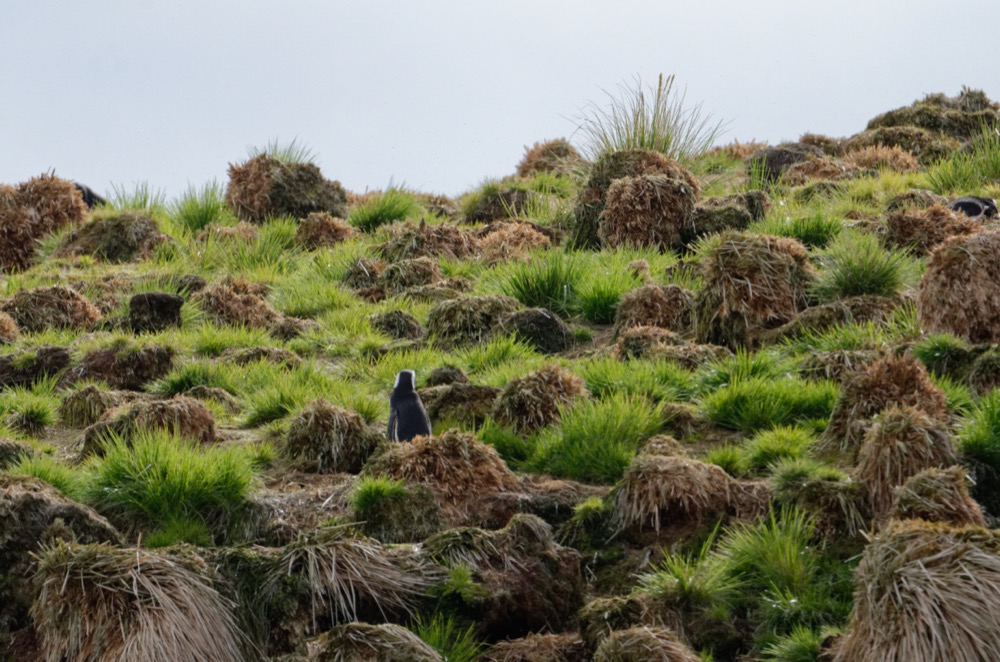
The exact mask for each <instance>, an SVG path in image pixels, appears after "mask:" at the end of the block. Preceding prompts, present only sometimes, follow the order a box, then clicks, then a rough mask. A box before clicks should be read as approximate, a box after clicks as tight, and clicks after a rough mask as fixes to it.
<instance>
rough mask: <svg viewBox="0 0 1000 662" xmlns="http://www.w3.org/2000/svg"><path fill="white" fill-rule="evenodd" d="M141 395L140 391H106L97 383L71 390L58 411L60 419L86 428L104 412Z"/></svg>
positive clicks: (68, 425)
mask: <svg viewBox="0 0 1000 662" xmlns="http://www.w3.org/2000/svg"><path fill="white" fill-rule="evenodd" d="M138 397H139V394H138V393H129V392H125V391H106V390H104V389H103V388H101V387H100V386H98V385H96V384H87V385H86V386H84V387H82V388H77V389H75V390H72V391H69V392H68V393H66V395H64V396H63V399H62V402H61V403H59V407H58V409H57V410H56V413H57V414H58V415H59V421H60V422H61V423H62V424H63V425H65V426H67V427H71V428H85V427H87V426H90V425H93V424H94V423H96V422H97V421H99V420H100V418H101V416H103V415H104V412H106V411H108V410H109V409H113V408H115V407H118V406H119V405H123V404H125V403H126V402H130V401H132V400H135V399H137V398H138Z"/></svg>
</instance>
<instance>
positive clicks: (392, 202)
mask: <svg viewBox="0 0 1000 662" xmlns="http://www.w3.org/2000/svg"><path fill="white" fill-rule="evenodd" d="M422 211H423V207H422V206H421V205H420V203H419V202H418V201H417V199H416V198H414V197H413V195H412V194H410V193H407V192H406V191H404V190H403V189H401V188H398V187H394V186H392V185H390V186H389V188H387V189H386V190H385V191H383V192H382V193H380V194H378V195H375V196H373V197H372V198H371V199H369V200H366V201H365V202H362V203H361V204H360V205H358V206H357V207H355V208H354V209H353V210H351V212H350V214H349V215H348V216H347V222H348V223H350V224H351V225H353V226H354V227H356V228H358V229H359V230H362V231H364V232H372V231H374V230H376V229H377V228H379V227H381V226H383V225H387V224H389V223H394V222H396V221H405V220H406V219H408V218H412V217H414V216H417V215H419V214H420V213H421V212H422Z"/></svg>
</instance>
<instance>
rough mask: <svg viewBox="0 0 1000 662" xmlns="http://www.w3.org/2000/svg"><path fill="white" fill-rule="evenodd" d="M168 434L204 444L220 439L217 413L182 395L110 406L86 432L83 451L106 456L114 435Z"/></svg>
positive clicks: (121, 436) (83, 453)
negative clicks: (217, 428) (164, 432)
mask: <svg viewBox="0 0 1000 662" xmlns="http://www.w3.org/2000/svg"><path fill="white" fill-rule="evenodd" d="M150 429H154V430H160V429H162V430H166V431H167V432H168V433H170V434H173V435H176V436H178V437H182V438H185V439H193V440H195V441H199V442H202V443H211V442H214V441H215V440H216V436H215V416H213V415H212V411H211V410H210V409H208V408H207V407H206V406H205V405H203V404H202V403H201V402H199V401H198V400H195V399H194V398H189V397H187V396H183V395H178V396H174V397H173V398H171V399H170V400H137V401H134V402H130V403H128V404H124V405H121V406H119V407H115V408H113V409H109V410H108V411H106V412H104V414H103V415H102V416H101V418H100V419H99V420H98V421H97V423H94V424H93V425H91V426H90V427H88V428H87V429H86V431H85V432H84V441H83V449H82V451H81V454H82V455H83V456H88V455H91V454H94V453H96V454H98V455H103V453H104V447H103V444H104V443H105V441H106V440H107V439H109V438H110V437H111V436H117V437H118V438H120V439H123V440H125V441H129V440H131V439H132V437H133V436H134V435H135V434H136V433H137V432H139V431H140V430H150Z"/></svg>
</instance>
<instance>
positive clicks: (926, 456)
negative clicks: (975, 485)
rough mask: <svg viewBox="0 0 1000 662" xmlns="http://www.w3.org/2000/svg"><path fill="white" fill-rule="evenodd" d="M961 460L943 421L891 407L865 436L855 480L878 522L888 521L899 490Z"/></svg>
mask: <svg viewBox="0 0 1000 662" xmlns="http://www.w3.org/2000/svg"><path fill="white" fill-rule="evenodd" d="M957 459H958V458H957V456H956V454H955V449H954V448H952V445H951V440H950V439H949V436H948V427H947V426H946V425H945V424H944V423H943V422H942V421H940V420H936V419H933V418H931V417H930V416H928V415H927V414H925V413H924V412H922V411H921V410H919V409H917V408H915V407H912V406H891V407H889V408H888V409H884V410H883V411H882V413H880V414H879V415H878V416H876V417H875V419H874V421H873V422H872V425H871V427H870V428H869V430H868V432H867V433H866V434H865V439H864V442H863V443H862V444H861V449H860V450H859V451H858V465H857V467H856V468H855V470H854V478H855V479H856V480H857V481H858V482H859V483H861V484H863V485H864V486H865V489H866V490H867V492H868V500H869V503H870V504H871V511H872V514H873V515H874V516H875V519H876V521H885V520H886V519H888V517H889V514H890V511H891V510H892V506H893V501H894V490H895V488H897V487H899V486H901V485H903V484H904V483H905V482H906V481H907V480H908V479H909V478H910V477H912V476H914V475H916V474H918V473H920V472H921V471H923V470H925V469H943V468H944V467H948V466H951V465H953V464H954V463H955V462H956V461H957Z"/></svg>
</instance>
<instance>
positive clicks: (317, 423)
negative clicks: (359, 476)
mask: <svg viewBox="0 0 1000 662" xmlns="http://www.w3.org/2000/svg"><path fill="white" fill-rule="evenodd" d="M380 439H381V435H380V434H379V433H378V432H376V431H375V430H373V429H372V428H369V427H368V425H367V424H366V423H365V421H364V419H363V418H361V416H359V415H358V414H356V413H355V412H353V411H350V410H347V409H343V408H341V407H337V406H336V405H332V404H330V403H329V402H327V401H326V400H323V399H319V400H316V401H314V402H312V403H311V404H309V405H308V406H307V407H306V408H305V409H303V410H302V412H301V413H300V414H299V415H297V416H296V417H295V418H293V419H292V422H291V423H290V424H289V426H288V433H287V435H286V436H285V447H284V448H285V453H286V454H287V455H288V456H289V457H290V458H291V459H292V460H295V461H297V462H301V463H304V467H305V468H307V469H308V470H311V471H316V472H318V473H331V472H339V471H346V472H348V473H358V472H359V471H361V466H362V465H363V464H364V463H365V461H366V460H367V459H368V457H369V456H370V455H371V454H372V452H374V450H375V448H376V446H378V443H379V440H380Z"/></svg>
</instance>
